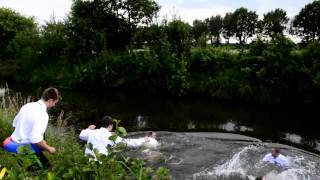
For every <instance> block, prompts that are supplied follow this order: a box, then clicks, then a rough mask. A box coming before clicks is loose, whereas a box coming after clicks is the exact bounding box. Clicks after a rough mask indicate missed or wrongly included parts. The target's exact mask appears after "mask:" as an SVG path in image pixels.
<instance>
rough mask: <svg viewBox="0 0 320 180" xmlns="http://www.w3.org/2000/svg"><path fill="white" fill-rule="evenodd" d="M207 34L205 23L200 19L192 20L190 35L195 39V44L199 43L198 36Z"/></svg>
mask: <svg viewBox="0 0 320 180" xmlns="http://www.w3.org/2000/svg"><path fill="white" fill-rule="evenodd" d="M207 34H208V26H207V23H206V22H204V21H201V20H194V21H193V24H192V35H193V38H194V39H195V42H196V45H199V44H200V38H201V36H202V35H204V36H206V35H207Z"/></svg>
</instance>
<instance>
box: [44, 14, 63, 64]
mask: <svg viewBox="0 0 320 180" xmlns="http://www.w3.org/2000/svg"><path fill="white" fill-rule="evenodd" d="M40 35H41V57H42V59H43V60H45V61H47V62H52V61H58V60H61V59H62V58H63V57H64V56H65V55H66V54H65V50H66V47H67V44H68V40H69V37H68V35H67V27H66V25H65V23H63V22H56V21H55V20H51V21H49V22H47V23H46V24H45V25H43V26H42V28H41V33H40Z"/></svg>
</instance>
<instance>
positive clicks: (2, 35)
mask: <svg viewBox="0 0 320 180" xmlns="http://www.w3.org/2000/svg"><path fill="white" fill-rule="evenodd" d="M36 28H37V26H36V24H35V22H34V19H33V18H30V17H24V16H22V15H20V14H19V13H17V12H15V11H14V10H11V9H8V8H0V42H1V43H0V61H1V60H3V59H8V58H12V57H9V56H10V54H8V52H7V46H8V44H9V43H10V41H11V40H12V39H14V38H15V36H16V34H17V33H19V32H22V31H29V32H31V31H33V32H35V30H36Z"/></svg>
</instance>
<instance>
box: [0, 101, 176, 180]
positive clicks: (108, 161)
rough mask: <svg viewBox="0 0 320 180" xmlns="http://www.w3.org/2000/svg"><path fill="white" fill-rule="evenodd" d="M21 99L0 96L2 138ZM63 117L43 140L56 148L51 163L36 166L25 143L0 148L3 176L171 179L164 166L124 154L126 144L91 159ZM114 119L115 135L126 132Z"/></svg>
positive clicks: (36, 159) (36, 163)
mask: <svg viewBox="0 0 320 180" xmlns="http://www.w3.org/2000/svg"><path fill="white" fill-rule="evenodd" d="M27 101H29V100H27ZM20 103H25V100H22V99H21V97H20V96H15V95H13V96H5V97H4V98H3V99H2V101H1V107H0V125H1V126H0V128H2V129H1V132H2V133H1V136H0V138H1V140H3V139H4V138H5V137H7V136H8V134H9V133H11V132H12V128H11V122H12V119H13V117H14V115H15V113H16V112H17V110H18V109H17V108H18V104H19V106H21V104H20ZM63 118H65V119H63ZM66 119H68V117H64V116H63V114H62V116H59V117H58V120H57V126H52V125H50V126H49V127H48V129H47V132H46V141H48V142H49V143H50V144H52V145H53V146H54V147H56V149H57V152H56V153H55V154H53V155H47V157H49V160H50V162H51V164H52V165H53V166H52V168H51V169H43V168H41V166H40V168H36V169H35V166H37V165H39V163H40V161H39V160H38V158H37V157H36V156H35V154H34V153H33V152H32V151H31V150H30V148H29V147H28V146H25V147H23V148H20V149H19V151H20V153H19V154H12V153H8V152H6V151H4V150H2V149H0V156H1V159H0V164H1V165H2V166H4V167H6V168H7V169H8V176H6V178H5V179H48V180H52V179H139V180H142V179H171V178H170V176H169V171H168V170H167V169H165V168H159V169H158V170H157V171H156V172H154V171H153V169H152V168H150V167H147V166H146V165H145V163H144V162H143V161H142V160H139V159H136V158H132V157H126V156H125V155H124V154H123V151H124V150H125V146H121V145H119V146H114V147H109V148H108V151H109V155H108V156H104V155H100V154H97V161H95V160H90V158H91V157H88V156H84V151H83V148H84V147H83V146H82V145H81V144H80V143H79V142H78V140H77V138H76V137H77V135H76V134H75V132H74V130H73V129H72V128H71V127H65V126H63V124H65V122H64V121H65V120H66ZM115 121H116V134H115V135H116V136H118V135H126V131H125V129H124V128H123V127H120V126H119V123H120V121H119V120H115ZM5 127H10V128H8V129H6V128H5ZM40 165H41V163H40ZM30 167H33V168H30Z"/></svg>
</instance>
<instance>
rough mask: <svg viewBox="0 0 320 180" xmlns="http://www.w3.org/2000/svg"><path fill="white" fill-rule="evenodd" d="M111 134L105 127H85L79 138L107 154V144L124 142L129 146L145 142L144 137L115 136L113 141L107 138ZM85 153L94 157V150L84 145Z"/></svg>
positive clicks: (136, 145) (137, 145)
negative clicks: (126, 137) (125, 137)
mask: <svg viewBox="0 0 320 180" xmlns="http://www.w3.org/2000/svg"><path fill="white" fill-rule="evenodd" d="M110 136H112V133H111V132H110V131H108V130H107V129H106V128H103V127H102V128H100V129H93V130H92V129H85V130H82V131H81V133H80V135H79V138H80V139H81V140H84V141H87V143H88V144H92V147H93V149H96V150H97V151H98V152H99V153H101V154H104V155H106V156H107V155H108V150H107V147H108V146H113V145H115V143H116V144H117V143H120V142H123V143H126V144H127V145H128V146H129V147H139V146H142V145H143V144H144V143H145V140H144V138H139V139H123V138H121V137H117V139H116V141H115V143H114V142H113V141H111V140H109V137H110ZM85 154H86V155H88V154H90V155H92V156H94V157H95V154H94V152H93V151H92V150H91V149H89V148H88V147H86V149H85Z"/></svg>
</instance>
